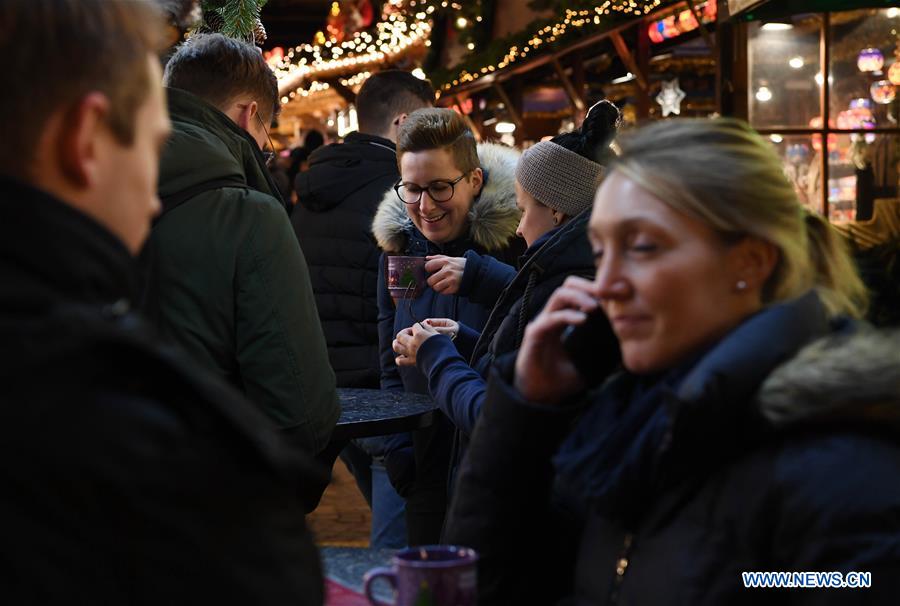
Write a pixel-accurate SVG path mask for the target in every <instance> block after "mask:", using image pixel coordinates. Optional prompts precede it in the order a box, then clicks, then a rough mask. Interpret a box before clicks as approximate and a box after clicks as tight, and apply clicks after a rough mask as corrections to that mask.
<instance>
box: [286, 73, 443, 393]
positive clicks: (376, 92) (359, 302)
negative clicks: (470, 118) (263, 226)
mask: <svg viewBox="0 0 900 606" xmlns="http://www.w3.org/2000/svg"><path fill="white" fill-rule="evenodd" d="M433 100H434V91H433V90H432V88H431V85H430V84H429V83H428V82H427V81H424V80H420V79H418V78H416V77H415V76H413V75H412V74H410V73H408V72H404V71H399V70H388V71H383V72H379V73H376V74H375V75H373V76H372V77H370V78H369V79H368V80H366V82H365V84H363V86H362V88H361V89H360V91H359V95H357V100H356V108H357V109H356V111H357V115H358V117H359V132H354V133H351V134H349V135H348V136H347V138H346V139H345V141H344V143H340V144H332V145H328V146H327V147H323V148H320V149H318V150H317V151H316V152H315V153H313V154H312V156H311V159H310V165H309V169H308V170H307V171H305V172H302V173H300V174H299V175H297V180H296V186H297V196H298V199H299V200H298V204H297V206H296V207H295V208H294V212H293V215H292V216H291V223H293V225H294V231H295V232H296V233H297V238H298V239H299V240H300V246H301V248H303V253H304V254H305V255H306V260H307V263H309V269H310V277H311V279H312V285H313V291H314V292H315V294H316V305H317V307H318V309H319V317H320V319H321V320H322V328H323V330H324V331H325V339H326V341H327V343H328V356H329V359H330V360H331V366H332V368H334V372H335V374H336V375H337V384H338V386H340V387H367V388H372V389H378V386H379V385H378V377H379V363H378V305H377V303H376V288H375V287H376V283H377V281H378V258H379V255H380V253H381V251H380V250H379V249H378V244H376V242H375V238H374V237H373V236H372V219H373V218H374V217H375V211H376V210H377V208H378V204H379V202H381V199H382V197H383V196H384V194H385V192H387V191H389V190H390V189H391V187H393V186H394V184H395V183H397V181H398V180H399V179H400V172H399V171H398V170H397V150H396V141H397V127H398V126H399V125H400V124H401V123H402V122H403V121H404V120H405V119H406V115H407V114H408V113H409V112H412V111H414V110H416V109H419V108H422V107H429V106H431V104H432V101H433Z"/></svg>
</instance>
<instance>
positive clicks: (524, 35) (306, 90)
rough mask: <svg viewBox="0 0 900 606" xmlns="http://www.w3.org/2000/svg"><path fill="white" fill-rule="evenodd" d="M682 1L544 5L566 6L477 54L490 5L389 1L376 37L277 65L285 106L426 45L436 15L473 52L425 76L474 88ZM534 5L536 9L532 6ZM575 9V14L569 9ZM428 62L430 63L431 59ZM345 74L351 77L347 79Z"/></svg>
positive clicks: (296, 52)
mask: <svg viewBox="0 0 900 606" xmlns="http://www.w3.org/2000/svg"><path fill="white" fill-rule="evenodd" d="M680 1H683V0H644V1H641V0H604V1H603V2H601V3H600V4H596V2H591V1H590V0H575V1H569V2H559V1H558V0H556V1H554V0H550V2H544V4H554V5H557V4H558V5H560V6H562V5H566V6H568V7H569V8H565V9H562V10H561V12H560V14H559V15H558V16H557V17H555V18H550V19H543V20H538V21H535V22H532V23H531V24H530V25H529V26H528V27H527V28H525V30H523V31H521V32H518V33H516V34H514V35H512V36H509V37H506V38H503V39H498V40H494V41H492V42H491V43H490V44H489V45H488V46H487V47H485V48H479V45H478V42H477V41H478V40H484V39H489V38H490V33H491V32H490V30H492V29H493V24H492V23H490V22H489V21H490V20H491V19H485V18H484V17H483V16H482V15H483V14H484V13H482V12H481V11H484V10H489V11H490V14H491V15H492V14H493V9H494V0H477V1H468V2H465V3H462V2H457V1H454V0H387V1H386V2H385V4H384V11H383V12H384V14H383V15H382V20H381V21H380V22H379V23H378V24H377V25H376V26H375V28H374V29H373V31H371V32H370V31H363V32H358V33H356V34H354V35H353V36H351V37H350V38H348V39H347V40H345V41H344V42H341V43H339V44H338V43H333V42H330V41H326V42H325V43H324V44H303V45H300V46H297V47H294V48H292V49H289V50H288V52H287V54H286V55H285V56H284V58H283V59H282V61H281V62H280V63H278V64H276V65H275V73H276V75H277V76H278V79H279V90H280V91H281V94H282V95H283V97H282V101H283V102H285V103H286V102H288V101H290V100H291V99H293V98H295V97H296V96H298V95H300V96H302V97H307V96H309V95H311V94H315V93H316V92H321V91H325V90H328V89H329V88H330V86H329V85H328V84H327V83H326V82H322V81H321V80H323V79H330V78H335V77H339V76H341V77H345V79H341V80H340V82H341V84H343V85H345V86H350V87H352V86H355V85H356V83H357V82H361V81H362V79H364V78H360V75H361V74H362V73H363V72H365V71H367V70H369V69H371V68H373V67H376V66H377V65H378V64H381V63H384V62H385V61H390V60H392V59H394V58H396V57H398V56H399V55H401V54H402V53H403V52H404V51H406V50H407V49H408V48H410V47H411V46H413V45H416V44H419V43H421V44H424V45H425V46H431V40H430V39H429V36H430V34H431V31H432V23H433V20H434V19H435V18H436V17H437V16H438V15H441V14H446V15H447V16H448V17H450V18H452V19H454V20H455V21H456V26H457V28H458V29H459V30H460V40H461V41H462V42H464V43H466V44H467V46H468V48H469V49H470V50H473V51H474V50H476V49H477V53H473V54H472V56H471V57H470V58H469V59H468V60H467V61H465V62H464V63H463V64H462V65H459V66H455V67H454V68H453V69H436V70H434V71H431V72H430V73H429V74H428V76H429V77H430V78H431V80H432V82H434V84H435V85H436V86H437V87H438V88H439V90H441V91H447V90H449V89H451V88H453V87H454V86H458V85H460V84H465V83H468V82H473V81H475V80H477V79H479V78H481V77H484V76H487V75H489V74H492V73H494V72H496V71H497V70H501V69H503V68H505V67H508V66H510V65H512V64H513V63H516V62H519V61H523V60H526V59H529V58H532V57H533V56H536V55H539V54H542V53H543V52H546V51H548V50H555V49H556V48H560V47H562V46H564V45H565V44H568V43H570V42H571V41H572V40H573V39H577V38H579V37H581V36H585V35H589V34H593V33H596V32H599V31H604V30H606V29H609V28H610V27H611V26H614V25H616V24H617V23H618V22H620V21H623V20H626V19H632V18H636V17H642V16H645V15H648V14H650V13H651V12H653V11H655V10H657V9H658V8H661V7H664V6H668V5H674V4H678V3H679V2H680ZM535 4H538V3H535ZM573 7H574V8H573ZM429 59H431V61H429V62H428V63H430V64H433V59H434V57H430V58H429ZM348 75H349V77H347V76H348Z"/></svg>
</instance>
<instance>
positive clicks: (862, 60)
mask: <svg viewBox="0 0 900 606" xmlns="http://www.w3.org/2000/svg"><path fill="white" fill-rule="evenodd" d="M898 29H900V10H897V9H881V10H879V9H863V10H857V11H844V12H839V13H832V14H831V78H830V81H831V82H832V85H831V103H830V106H831V107H830V111H831V119H832V120H833V121H834V122H835V126H836V127H837V128H874V127H875V126H878V127H882V128H896V127H897V107H898V102H897V100H896V95H897V90H896V87H895V86H894V85H893V84H892V83H891V80H890V76H889V72H890V69H891V67H892V66H893V65H894V63H895V62H896V58H895V51H896V49H897V45H898V37H897V31H898ZM898 70H900V67H897V68H895V69H894V72H895V73H894V80H895V81H897V82H900V71H898Z"/></svg>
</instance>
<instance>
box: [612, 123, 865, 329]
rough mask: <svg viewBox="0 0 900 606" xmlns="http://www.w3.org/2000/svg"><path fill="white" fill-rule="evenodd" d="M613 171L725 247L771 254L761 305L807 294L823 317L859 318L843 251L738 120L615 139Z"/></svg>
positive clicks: (860, 306) (655, 128) (854, 276)
mask: <svg viewBox="0 0 900 606" xmlns="http://www.w3.org/2000/svg"><path fill="white" fill-rule="evenodd" d="M620 146H621V155H620V156H619V157H618V158H616V159H615V160H614V163H613V168H614V170H618V171H620V172H621V173H622V174H623V175H624V176H626V177H628V178H629V179H630V180H632V181H634V182H635V183H636V184H637V185H639V186H640V187H642V188H643V189H645V190H647V191H648V192H650V193H652V194H653V195H654V196H656V197H657V198H659V199H660V200H661V201H662V202H664V203H666V204H668V205H669V206H670V207H672V208H673V209H675V210H677V211H679V212H682V213H684V214H686V215H689V216H691V217H694V218H696V219H698V220H700V221H702V222H703V223H705V224H706V225H708V226H709V227H711V228H712V229H713V230H714V231H715V232H717V233H718V234H720V236H721V237H722V239H723V240H724V241H726V242H735V241H737V240H739V239H741V238H743V237H745V236H752V237H756V238H759V239H760V240H763V241H766V242H769V243H770V244H772V245H773V246H774V247H775V248H776V249H777V250H778V252H779V260H778V263H777V264H776V266H775V269H774V271H773V272H772V275H771V276H769V279H768V280H767V281H766V283H765V284H764V285H763V289H762V299H763V303H764V304H770V303H777V302H779V301H785V300H788V299H792V298H794V297H797V296H799V295H801V294H803V293H804V292H806V291H808V290H810V289H812V288H815V289H817V290H818V292H819V294H820V296H821V298H822V301H823V303H824V305H825V306H826V308H827V310H828V312H829V313H830V314H831V315H837V314H847V315H850V316H853V317H860V316H862V315H863V313H864V312H865V308H866V305H867V302H868V297H867V294H866V290H865V287H864V286H863V284H862V281H861V280H860V278H859V275H858V273H857V272H856V269H855V267H854V266H853V262H852V260H851V259H850V256H849V254H848V252H847V250H846V249H845V248H844V247H843V246H842V245H841V243H840V241H839V240H838V237H837V235H836V234H835V233H834V231H833V229H832V228H831V227H830V226H829V225H828V224H827V223H826V222H825V221H823V220H822V219H820V218H818V217H812V216H811V215H807V213H806V212H805V211H804V209H803V207H802V206H801V205H800V203H799V202H798V200H797V195H796V193H795V192H794V188H793V186H792V185H791V184H790V182H789V181H788V180H787V178H786V177H785V175H784V171H783V169H782V166H781V162H780V161H779V159H778V157H777V156H776V155H775V152H774V150H773V149H772V146H771V145H770V144H769V143H767V142H766V141H765V140H763V138H762V137H760V136H759V135H758V134H757V133H756V132H755V131H754V130H753V129H752V128H750V126H749V125H748V124H747V123H746V122H743V121H741V120H735V119H731V118H718V119H714V120H703V119H694V120H671V121H665V122H660V123H657V124H654V125H651V126H648V127H646V128H643V129H640V130H639V131H637V132H635V133H634V134H632V135H631V136H630V137H625V138H622V139H621V140H620Z"/></svg>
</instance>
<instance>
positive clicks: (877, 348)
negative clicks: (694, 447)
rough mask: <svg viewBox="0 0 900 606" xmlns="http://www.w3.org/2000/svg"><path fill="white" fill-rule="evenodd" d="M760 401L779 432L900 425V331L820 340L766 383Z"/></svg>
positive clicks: (863, 332) (866, 331) (868, 331)
mask: <svg viewBox="0 0 900 606" xmlns="http://www.w3.org/2000/svg"><path fill="white" fill-rule="evenodd" d="M757 402H758V404H759V409H760V412H761V413H762V414H763V416H764V417H765V418H766V419H767V420H768V421H769V422H771V423H772V424H773V425H775V426H777V427H786V426H790V425H795V424H798V423H802V422H808V421H837V420H848V421H851V420H852V421H866V420H869V421H873V422H885V423H890V424H894V425H898V426H900V331H898V330H891V331H887V330H875V329H861V330H859V331H857V332H855V333H854V334H852V335H849V336H847V335H845V336H840V335H835V336H829V337H825V338H823V339H819V340H817V341H815V342H813V343H811V344H810V345H808V346H806V347H805V348H803V349H802V350H801V351H800V352H799V353H798V354H797V355H796V356H795V357H793V358H792V359H791V360H789V361H788V362H786V363H785V364H783V365H781V366H779V367H778V368H777V369H776V370H775V371H773V372H772V373H771V374H770V375H769V376H768V377H767V378H766V380H765V382H764V383H763V384H762V387H761V388H760V391H759V394H758V395H757Z"/></svg>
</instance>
